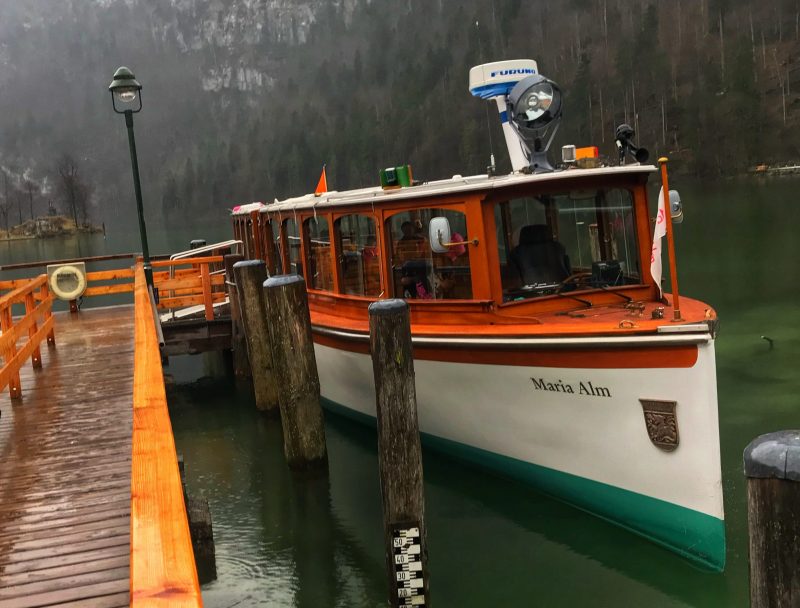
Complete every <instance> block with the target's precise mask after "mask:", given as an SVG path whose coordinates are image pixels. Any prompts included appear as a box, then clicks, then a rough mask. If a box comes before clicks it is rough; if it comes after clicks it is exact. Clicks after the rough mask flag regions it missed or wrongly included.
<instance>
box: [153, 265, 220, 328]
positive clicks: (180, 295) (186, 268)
mask: <svg viewBox="0 0 800 608" xmlns="http://www.w3.org/2000/svg"><path fill="white" fill-rule="evenodd" d="M222 263H223V257H222V256H221V255H212V256H206V257H197V258H184V259H177V260H159V261H155V262H153V284H154V286H155V288H156V289H157V290H158V298H157V303H158V309H159V310H175V309H178V308H187V307H192V306H202V307H203V308H202V310H203V311H204V312H205V318H206V320H207V321H213V320H214V305H215V304H219V303H221V302H224V301H225V299H226V298H227V297H228V292H227V288H226V287H225V274H224V273H225V271H224V269H222V270H221V271H220V270H216V268H220V267H222ZM162 269H163V270H162Z"/></svg>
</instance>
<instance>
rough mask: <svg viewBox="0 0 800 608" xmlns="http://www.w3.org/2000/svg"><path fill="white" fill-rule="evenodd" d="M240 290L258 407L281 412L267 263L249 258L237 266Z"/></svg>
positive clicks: (270, 411) (234, 266)
mask: <svg viewBox="0 0 800 608" xmlns="http://www.w3.org/2000/svg"><path fill="white" fill-rule="evenodd" d="M233 273H234V277H235V279H236V292H237V296H238V300H239V310H240V312H241V316H242V327H243V328H244V334H245V338H246V340H245V341H246V344H247V358H248V360H249V361H250V371H251V373H252V377H253V392H254V393H255V398H256V407H257V408H258V409H259V410H262V411H265V412H268V413H274V414H277V413H278V398H279V390H278V382H277V378H278V377H280V376H276V374H275V369H274V363H273V360H272V347H271V345H270V330H269V325H268V324H269V322H270V320H269V319H268V316H267V308H266V302H265V300H264V291H263V289H262V288H261V286H262V284H263V283H264V279H266V278H267V269H266V265H265V264H264V262H263V261H261V260H245V261H240V262H236V263H235V264H234V265H233Z"/></svg>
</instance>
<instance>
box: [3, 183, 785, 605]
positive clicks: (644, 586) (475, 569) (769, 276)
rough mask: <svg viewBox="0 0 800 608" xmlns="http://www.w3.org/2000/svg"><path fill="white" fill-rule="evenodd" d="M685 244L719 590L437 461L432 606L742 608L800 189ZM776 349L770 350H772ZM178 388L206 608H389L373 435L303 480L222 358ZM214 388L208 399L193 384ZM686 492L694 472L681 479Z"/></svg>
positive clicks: (219, 230)
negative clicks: (711, 474)
mask: <svg viewBox="0 0 800 608" xmlns="http://www.w3.org/2000/svg"><path fill="white" fill-rule="evenodd" d="M674 181H675V183H674V184H673V187H676V186H677V187H678V188H679V189H680V190H681V193H682V195H683V200H684V205H685V214H686V220H685V222H684V223H683V224H682V225H680V226H677V227H676V240H677V250H678V263H679V271H680V282H681V288H682V292H683V293H684V294H686V295H691V296H692V297H695V298H698V299H701V300H704V301H706V302H708V303H710V304H712V305H713V306H714V307H715V308H716V309H717V310H718V312H719V316H720V318H721V320H722V323H721V333H720V336H719V339H718V341H717V363H718V386H719V404H720V430H721V439H722V465H723V469H724V470H723V475H724V486H725V511H726V523H727V537H728V557H727V567H726V570H725V572H724V573H723V574H711V573H708V572H704V571H701V570H698V569H696V568H694V567H692V566H690V565H689V564H688V563H686V562H685V561H684V560H682V559H680V558H679V557H677V556H675V555H673V554H672V553H670V552H668V551H666V550H663V549H661V548H659V547H656V546H654V545H652V544H651V543H648V542H647V541H644V540H642V539H639V538H637V537H635V536H633V535H632V534H629V533H626V532H623V531H621V530H619V529H617V528H615V527H613V526H611V525H609V524H607V523H604V522H602V521H599V520H597V519H596V518H593V517H591V516H589V515H587V514H584V513H582V512H579V511H577V510H575V509H572V508H570V507H567V506H564V505H562V504H560V503H558V502H555V501H552V500H549V499H546V498H543V497H541V496H539V495H537V494H536V493H535V492H534V491H532V490H531V489H529V488H526V487H524V486H521V485H518V484H516V483H513V482H509V481H505V480H502V479H497V478H494V477H491V476H489V475H487V474H484V473H481V472H477V471H475V470H473V469H470V468H468V467H465V466H462V465H460V464H458V463H455V462H452V461H449V460H447V459H445V458H442V457H439V456H436V455H431V454H427V455H426V457H425V482H426V505H427V522H428V530H429V532H428V533H429V551H430V577H431V594H432V601H433V602H435V605H436V606H440V607H445V608H450V607H455V606H458V607H472V606H475V607H484V606H492V607H494V606H639V605H648V606H654V607H660V606H726V607H727V606H746V605H747V603H748V602H747V598H748V582H747V577H748V570H747V521H746V510H745V495H744V480H743V477H742V473H741V452H742V449H743V448H744V446H745V445H746V444H747V443H748V442H749V441H750V440H751V439H752V438H754V437H755V436H756V435H758V434H760V433H764V432H768V431H772V430H778V429H785V428H797V427H800V398H798V397H797V395H798V394H800V375H798V373H797V371H796V370H797V363H798V362H800V325H799V324H798V319H797V315H798V312H800V307H798V305H797V303H796V302H797V298H798V296H799V295H800V290H799V289H798V286H797V283H796V281H797V280H798V274H799V273H798V271H797V269H796V268H795V264H797V260H798V258H800V243H799V242H798V239H797V237H796V235H795V231H796V230H797V229H796V227H795V226H796V223H797V222H798V220H800V200H798V199H799V198H800V197H798V194H797V193H798V192H800V180H791V179H781V180H773V181H766V182H755V181H747V180H742V181H732V182H725V183H712V184H706V185H703V184H685V183H681V180H677V179H676V180H674ZM229 234H230V233H229V231H228V226H227V224H225V223H224V222H222V223H220V224H219V225H216V226H205V227H203V226H197V227H194V228H185V227H182V228H174V229H172V228H170V229H159V227H157V226H151V243H152V244H151V249H153V250H154V251H156V252H162V251H169V250H173V251H174V250H177V249H181V248H184V247H185V246H186V243H188V241H189V239H191V238H197V237H203V238H207V239H209V241H211V240H212V239H215V238H218V239H223V238H229ZM135 248H136V235H135V234H133V235H125V236H123V235H116V234H114V227H113V226H109V236H108V238H107V239H105V240H104V239H103V237H102V236H92V237H86V238H82V239H73V240H71V241H68V242H61V243H60V244H59V243H57V242H54V241H51V242H45V243H42V242H36V241H32V242H28V243H12V244H10V245H6V244H3V243H0V259H1V260H2V263H8V262H9V261H10V259H9V258H11V259H13V260H14V261H22V260H25V259H35V258H42V257H51V258H52V257H67V256H72V255H78V254H80V255H98V254H100V253H106V252H113V251H127V250H133V249H135ZM762 335H766V336H769V337H770V338H773V339H774V341H775V347H774V349H772V350H770V348H769V345H768V343H767V342H766V341H765V340H762V339H761V336H762ZM167 372H168V373H170V374H172V376H173V377H174V378H175V380H176V383H177V384H176V385H175V386H174V387H172V388H171V389H170V391H169V398H170V408H171V412H172V417H173V425H174V429H175V436H176V442H177V444H178V449H179V451H181V452H182V453H183V454H184V456H185V459H186V463H187V469H188V470H187V476H188V484H189V487H190V490H191V491H193V492H196V493H199V494H202V495H205V496H206V497H208V499H209V503H210V506H211V512H212V516H213V520H214V532H215V539H216V543H217V559H218V572H219V579H218V580H217V581H215V582H213V583H210V584H208V585H206V586H204V597H205V602H206V606H208V607H209V608H229V607H230V608H233V607H234V606H236V607H242V608H243V607H247V606H277V607H281V606H302V607H309V608H310V607H326V606H342V607H344V606H348V607H350V606H357V607H360V606H384V605H385V598H386V596H387V591H386V583H385V579H384V571H383V547H382V536H381V516H380V492H379V487H378V474H377V456H376V451H375V435H374V433H373V432H371V431H370V430H369V429H367V428H365V427H361V426H358V425H355V424H353V423H351V422H348V421H346V420H343V419H340V418H337V417H335V416H331V415H328V417H327V425H328V427H327V433H328V449H329V457H330V476H329V479H326V480H323V481H320V480H317V481H308V480H305V481H304V480H296V479H293V478H292V476H291V475H289V473H288V471H287V470H286V467H285V465H284V462H283V454H282V448H281V436H280V429H279V427H278V426H277V425H276V424H273V423H270V421H268V420H265V419H263V418H262V417H261V416H259V415H258V413H257V412H256V411H255V409H254V406H253V404H252V401H251V398H250V395H249V391H248V388H247V387H246V386H241V385H237V384H236V383H235V382H233V381H232V380H231V379H229V378H227V377H226V376H225V373H224V368H223V365H222V363H221V361H220V360H219V359H218V358H216V357H212V356H202V357H185V358H179V359H173V360H172V362H171V364H170V367H169V368H168V369H167ZM200 377H203V378H202V379H200V380H199V381H197V379H198V378H200ZM687 474H691V471H687Z"/></svg>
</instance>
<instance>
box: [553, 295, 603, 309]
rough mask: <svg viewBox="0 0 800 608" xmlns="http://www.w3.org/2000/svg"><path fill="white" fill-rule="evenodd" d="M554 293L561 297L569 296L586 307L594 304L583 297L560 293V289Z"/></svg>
mask: <svg viewBox="0 0 800 608" xmlns="http://www.w3.org/2000/svg"><path fill="white" fill-rule="evenodd" d="M556 295H557V296H560V297H562V298H569V299H570V300H575V301H576V302H580V303H581V304H583V305H584V307H586V308H591V307H592V306H594V304H592V303H591V302H590V301H589V300H584V299H583V298H579V297H577V296H571V295H569V294H568V293H562V292H561V291H556Z"/></svg>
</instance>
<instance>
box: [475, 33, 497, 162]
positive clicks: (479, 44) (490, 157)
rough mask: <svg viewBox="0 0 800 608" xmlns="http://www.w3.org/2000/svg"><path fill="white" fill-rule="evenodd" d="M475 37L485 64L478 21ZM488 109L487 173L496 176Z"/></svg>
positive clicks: (481, 58)
mask: <svg viewBox="0 0 800 608" xmlns="http://www.w3.org/2000/svg"><path fill="white" fill-rule="evenodd" d="M475 35H476V36H477V37H478V56H479V57H480V60H481V63H483V45H482V44H481V24H480V22H479V21H478V20H477V19H476V20H475ZM483 105H484V107H485V108H486V132H487V133H488V134H489V166H488V167H487V172H488V173H489V175H494V173H495V164H494V144H493V142H492V121H491V119H490V118H489V104H488V103H485V104H483Z"/></svg>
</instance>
